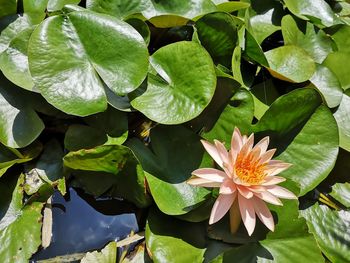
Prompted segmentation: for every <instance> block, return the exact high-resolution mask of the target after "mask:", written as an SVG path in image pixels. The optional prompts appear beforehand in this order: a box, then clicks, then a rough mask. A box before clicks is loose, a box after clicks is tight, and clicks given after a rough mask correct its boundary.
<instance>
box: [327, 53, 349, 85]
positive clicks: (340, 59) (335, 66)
mask: <svg viewBox="0 0 350 263" xmlns="http://www.w3.org/2000/svg"><path fill="white" fill-rule="evenodd" d="M349 59H350V53H347V52H340V51H338V52H333V53H330V54H329V55H328V56H327V58H326V59H325V61H324V62H323V65H325V66H327V67H328V68H329V69H330V70H331V71H332V72H333V73H334V74H335V75H336V76H337V78H338V80H339V82H340V84H341V86H342V88H343V90H347V89H349V88H350V75H349V74H348V71H347V67H344V65H347V63H348V61H349Z"/></svg>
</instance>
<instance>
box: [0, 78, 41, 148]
mask: <svg viewBox="0 0 350 263" xmlns="http://www.w3.org/2000/svg"><path fill="white" fill-rule="evenodd" d="M0 87H1V89H0V104H1V105H2V106H1V108H0V113H1V114H0V142H1V143H3V144H5V145H6V146H9V147H12V148H20V147H25V146H27V145H29V144H30V143H31V142H33V141H34V140H35V139H36V138H37V137H38V136H39V134H40V133H41V131H42V130H43V129H44V124H43V122H42V121H41V119H40V118H39V117H38V115H37V114H36V112H35V111H34V110H33V109H32V108H30V107H29V106H28V104H27V101H25V93H20V91H19V90H18V88H17V87H16V86H14V85H13V84H12V83H10V82H9V81H7V80H6V79H5V78H4V77H3V76H2V74H0Z"/></svg>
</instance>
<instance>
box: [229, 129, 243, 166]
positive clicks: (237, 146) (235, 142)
mask: <svg viewBox="0 0 350 263" xmlns="http://www.w3.org/2000/svg"><path fill="white" fill-rule="evenodd" d="M242 145H243V141H242V135H241V132H240V131H239V129H238V128H237V127H236V128H235V130H234V131H233V135H232V139H231V151H230V153H231V158H232V161H233V162H235V160H236V157H237V155H238V153H239V151H240V150H241V148H242Z"/></svg>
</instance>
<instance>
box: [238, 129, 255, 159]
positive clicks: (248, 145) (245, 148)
mask: <svg viewBox="0 0 350 263" xmlns="http://www.w3.org/2000/svg"><path fill="white" fill-rule="evenodd" d="M253 145H254V133H252V134H251V135H250V136H249V138H248V139H247V141H246V143H245V144H244V145H243V147H242V149H241V151H240V153H239V154H242V156H247V155H248V153H249V152H250V151H251V150H252V148H253Z"/></svg>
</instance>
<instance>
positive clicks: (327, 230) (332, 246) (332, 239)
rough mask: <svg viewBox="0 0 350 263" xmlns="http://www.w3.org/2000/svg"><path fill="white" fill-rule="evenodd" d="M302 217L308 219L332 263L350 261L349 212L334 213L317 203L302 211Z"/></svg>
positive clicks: (312, 230)
mask: <svg viewBox="0 0 350 263" xmlns="http://www.w3.org/2000/svg"><path fill="white" fill-rule="evenodd" d="M301 215H302V216H303V217H304V218H305V219H306V221H307V224H308V226H309V229H310V232H311V233H312V234H313V235H314V236H315V238H316V240H317V243H318V245H319V246H320V248H321V249H322V252H323V253H324V254H325V255H326V257H327V258H328V259H329V260H330V261H331V262H348V261H349V260H350V249H349V248H350V247H349V242H350V235H349V231H348V229H349V224H350V219H349V218H350V212H349V211H344V210H341V211H333V210H331V209H330V208H328V207H327V206H324V205H319V204H317V203H316V204H314V205H313V206H311V207H309V208H307V209H305V210H302V211H301Z"/></svg>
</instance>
